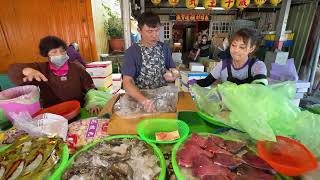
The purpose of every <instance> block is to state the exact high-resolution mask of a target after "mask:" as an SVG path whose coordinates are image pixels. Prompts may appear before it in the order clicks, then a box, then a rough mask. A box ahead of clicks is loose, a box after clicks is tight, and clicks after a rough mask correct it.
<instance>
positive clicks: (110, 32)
mask: <svg viewBox="0 0 320 180" xmlns="http://www.w3.org/2000/svg"><path fill="white" fill-rule="evenodd" d="M104 8H105V10H106V12H107V15H108V18H107V19H106V21H105V30H106V33H107V36H108V37H109V44H110V47H111V49H112V50H113V51H123V50H124V39H123V24H122V20H121V18H120V17H117V16H116V15H115V14H113V13H112V11H111V9H110V8H109V7H106V6H104Z"/></svg>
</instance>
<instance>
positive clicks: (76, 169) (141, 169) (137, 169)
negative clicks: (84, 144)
mask: <svg viewBox="0 0 320 180" xmlns="http://www.w3.org/2000/svg"><path fill="white" fill-rule="evenodd" d="M160 164H161V163H160V160H159V157H157V156H156V155H155V153H154V151H153V149H152V147H151V146H150V145H149V144H147V143H145V142H144V141H140V140H139V139H137V138H116V139H111V140H105V141H101V142H99V143H97V144H95V145H94V146H92V147H90V148H88V149H87V150H84V151H82V152H80V153H78V154H76V155H75V158H74V160H73V161H72V163H71V164H70V166H69V167H68V168H67V170H66V171H65V172H64V174H63V175H62V179H110V180H112V179H129V180H130V179H132V180H141V179H157V178H158V176H159V174H160V171H161V165H160Z"/></svg>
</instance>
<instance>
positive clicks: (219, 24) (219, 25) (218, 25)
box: [211, 21, 232, 34]
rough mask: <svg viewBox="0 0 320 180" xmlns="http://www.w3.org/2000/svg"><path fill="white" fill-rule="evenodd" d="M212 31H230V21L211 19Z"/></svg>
mask: <svg viewBox="0 0 320 180" xmlns="http://www.w3.org/2000/svg"><path fill="white" fill-rule="evenodd" d="M211 23H212V33H213V34H215V33H231V30H232V23H231V21H212V22H211Z"/></svg>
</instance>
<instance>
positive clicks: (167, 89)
mask: <svg viewBox="0 0 320 180" xmlns="http://www.w3.org/2000/svg"><path fill="white" fill-rule="evenodd" d="M178 92H179V89H178V88H177V87H175V86H164V87H160V88H157V89H147V90H141V93H142V94H143V95H144V96H145V97H146V98H148V99H150V100H153V101H154V105H155V108H156V113H164V112H176V105H177V102H178ZM114 111H115V112H116V113H117V114H118V115H119V116H121V117H130V118H132V117H137V116H143V115H144V114H148V113H147V112H145V111H144V108H143V106H142V104H140V103H138V102H137V101H135V100H134V99H133V98H132V97H130V96H129V95H124V96H122V97H121V98H120V99H119V101H118V102H117V103H116V104H115V106H114Z"/></svg>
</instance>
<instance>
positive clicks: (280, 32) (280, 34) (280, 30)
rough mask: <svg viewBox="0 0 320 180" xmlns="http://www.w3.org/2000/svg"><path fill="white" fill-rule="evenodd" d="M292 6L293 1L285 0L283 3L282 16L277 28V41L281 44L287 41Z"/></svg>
mask: <svg viewBox="0 0 320 180" xmlns="http://www.w3.org/2000/svg"><path fill="white" fill-rule="evenodd" d="M290 5H291V0H283V1H282V3H281V9H280V15H279V19H278V23H277V26H276V40H277V41H279V42H280V41H281V42H282V41H284V40H285V31H286V26H287V21H288V16H289V11H290ZM280 47H281V46H280ZM278 48H279V47H278Z"/></svg>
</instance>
